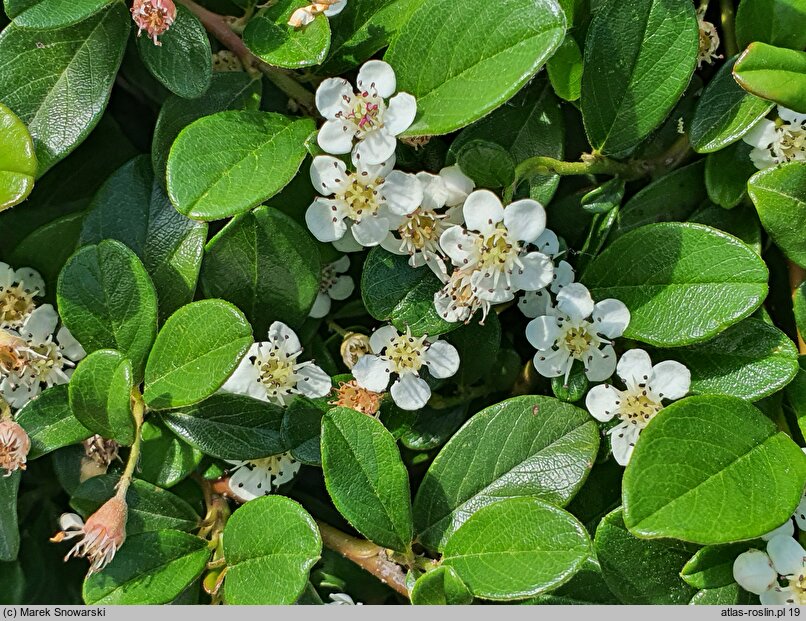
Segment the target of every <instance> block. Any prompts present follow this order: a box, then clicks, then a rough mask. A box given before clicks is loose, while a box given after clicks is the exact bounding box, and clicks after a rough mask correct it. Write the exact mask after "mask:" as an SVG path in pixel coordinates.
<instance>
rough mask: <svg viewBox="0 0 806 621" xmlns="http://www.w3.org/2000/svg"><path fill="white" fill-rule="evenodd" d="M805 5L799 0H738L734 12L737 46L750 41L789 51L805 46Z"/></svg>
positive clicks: (745, 45) (743, 45)
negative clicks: (784, 48)
mask: <svg viewBox="0 0 806 621" xmlns="http://www.w3.org/2000/svg"><path fill="white" fill-rule="evenodd" d="M804 19H806V3H804V2H803V0H742V1H741V2H740V3H739V7H738V9H737V10H736V39H737V42H738V43H739V47H742V48H744V47H747V46H748V45H750V44H751V43H753V41H761V42H762V43H769V44H770V45H780V46H781V47H788V48H791V49H793V50H802V49H803V48H804V47H806V29H804V28H803V20H804Z"/></svg>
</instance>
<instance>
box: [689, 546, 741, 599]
mask: <svg viewBox="0 0 806 621" xmlns="http://www.w3.org/2000/svg"><path fill="white" fill-rule="evenodd" d="M751 547H752V545H751V544H750V542H744V543H731V544H727V545H722V546H705V547H704V548H700V549H699V550H697V552H696V553H695V554H694V556H692V557H691V558H690V559H689V560H688V562H687V563H686V564H685V566H684V567H683V569H682V570H681V571H680V576H681V577H682V578H683V580H685V581H686V583H688V584H690V585H691V586H693V587H694V588H696V589H715V588H717V587H723V586H728V585H729V584H733V583H734V580H733V561H735V560H736V557H737V556H739V555H740V554H741V553H742V552H747V550H748V549H750V548H751Z"/></svg>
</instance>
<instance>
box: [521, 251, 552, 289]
mask: <svg viewBox="0 0 806 621" xmlns="http://www.w3.org/2000/svg"><path fill="white" fill-rule="evenodd" d="M521 263H523V265H522V267H520V268H517V267H516V268H515V271H513V272H512V286H513V287H514V288H515V289H520V290H523V291H537V290H538V289H545V288H546V287H548V286H549V285H550V284H551V281H552V279H553V278H554V263H553V262H552V260H551V259H549V258H548V257H547V256H546V255H545V254H543V253H542V252H530V253H529V254H527V255H524V256H522V257H521Z"/></svg>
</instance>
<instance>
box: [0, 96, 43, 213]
mask: <svg viewBox="0 0 806 621" xmlns="http://www.w3.org/2000/svg"><path fill="white" fill-rule="evenodd" d="M36 168H37V164H36V153H35V151H34V143H33V140H32V139H31V134H29V133H28V128H27V127H25V124H24V123H23V122H22V121H21V120H20V119H19V118H18V117H17V115H16V114H14V113H13V112H12V111H11V110H9V109H8V108H6V107H5V106H4V105H3V104H2V103H0V211H3V210H4V209H8V208H9V207H13V206H14V205H16V204H17V203H21V202H22V201H24V200H25V199H26V198H27V197H28V195H29V194H30V193H31V190H33V189H34V179H35V178H36Z"/></svg>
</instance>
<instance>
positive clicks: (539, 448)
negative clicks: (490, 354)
mask: <svg viewBox="0 0 806 621" xmlns="http://www.w3.org/2000/svg"><path fill="white" fill-rule="evenodd" d="M598 448H599V430H598V427H597V425H596V422H595V421H593V420H592V419H591V417H590V415H589V414H588V413H587V412H585V411H584V410H580V409H579V408H576V407H574V406H572V405H569V404H566V403H561V402H560V401H557V400H556V399H552V398H549V397H541V396H526V397H516V398H514V399H508V400H506V401H504V402H502V403H498V404H496V405H493V406H490V407H488V408H486V409H484V410H482V411H481V412H479V413H478V414H476V415H475V416H473V417H472V418H471V419H470V420H469V421H468V422H467V423H466V424H465V425H464V427H462V428H461V429H460V430H459V431H458V432H457V433H456V434H455V435H454V436H453V437H452V438H451V439H450V441H449V442H448V443H447V444H446V445H445V447H444V448H443V449H442V450H441V451H440V453H439V455H437V457H436V459H434V462H433V463H432V465H431V467H430V468H429V469H428V472H427V473H426V475H425V478H424V479H423V482H422V483H421V484H420V488H419V490H418V492H417V496H416V498H415V501H414V516H415V527H416V531H417V533H418V535H417V538H418V540H419V541H420V543H422V544H423V545H424V546H426V547H428V548H431V549H438V550H441V549H442V548H443V547H444V546H445V542H446V541H447V539H448V537H449V536H450V535H451V533H453V532H454V531H455V530H456V529H457V528H459V527H461V524H462V523H463V522H465V520H467V518H468V517H469V516H470V515H471V514H472V513H473V512H475V511H477V510H479V509H480V508H482V507H485V506H487V505H489V504H492V503H495V502H498V501H499V500H501V499H505V498H518V497H524V496H527V497H538V498H541V499H543V500H546V501H548V502H551V503H554V504H557V505H565V504H567V503H568V502H569V501H570V500H571V498H573V496H574V494H575V493H576V492H577V490H578V489H579V488H580V487H581V486H582V483H583V481H584V480H585V477H586V476H587V474H588V472H589V471H590V469H591V467H592V466H593V462H594V460H595V458H596V452H597V450H598ZM549 473H550V475H549ZM471 587H472V585H471ZM474 592H476V591H475V590H474ZM476 594H477V595H478V593H476Z"/></svg>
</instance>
